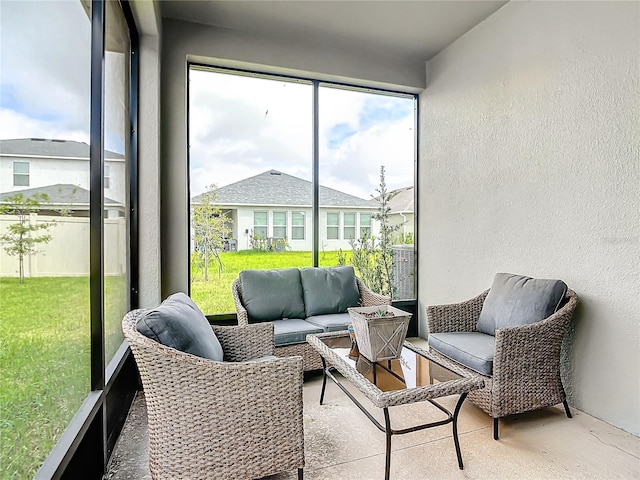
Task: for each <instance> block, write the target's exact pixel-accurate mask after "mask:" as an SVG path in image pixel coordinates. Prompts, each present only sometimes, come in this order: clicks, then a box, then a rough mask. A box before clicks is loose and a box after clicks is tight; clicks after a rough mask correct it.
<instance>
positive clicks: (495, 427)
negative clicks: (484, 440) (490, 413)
mask: <svg viewBox="0 0 640 480" xmlns="http://www.w3.org/2000/svg"><path fill="white" fill-rule="evenodd" d="M493 439H494V440H498V419H497V418H494V419H493Z"/></svg>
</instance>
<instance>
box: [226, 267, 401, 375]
mask: <svg viewBox="0 0 640 480" xmlns="http://www.w3.org/2000/svg"><path fill="white" fill-rule="evenodd" d="M356 283H357V285H358V291H359V292H360V299H361V303H362V306H363V307H370V306H374V305H390V304H391V299H390V298H389V297H387V296H384V295H380V294H378V293H375V292H372V291H371V290H369V288H367V286H366V285H365V284H364V283H363V282H362V280H360V279H359V278H357V277H356ZM231 291H232V293H233V301H234V302H235V304H236V314H237V317H238V325H249V314H248V313H247V310H246V309H245V308H244V305H243V304H242V282H241V281H240V278H236V279H235V280H234V281H233V284H232V285H231ZM275 355H276V356H278V357H291V356H296V355H297V356H301V357H302V358H303V364H304V371H305V372H307V371H310V370H319V369H321V368H322V360H321V358H320V355H319V354H318V352H317V351H316V350H314V348H313V347H312V346H311V345H309V344H308V343H307V342H304V343H299V344H295V345H283V346H277V347H276V348H275Z"/></svg>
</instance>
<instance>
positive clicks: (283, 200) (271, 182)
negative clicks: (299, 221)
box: [192, 170, 378, 208]
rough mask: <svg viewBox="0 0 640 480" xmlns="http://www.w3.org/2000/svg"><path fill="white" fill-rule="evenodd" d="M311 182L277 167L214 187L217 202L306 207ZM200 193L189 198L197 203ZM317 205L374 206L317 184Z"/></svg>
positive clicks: (310, 195) (308, 200) (369, 201)
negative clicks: (318, 191)
mask: <svg viewBox="0 0 640 480" xmlns="http://www.w3.org/2000/svg"><path fill="white" fill-rule="evenodd" d="M311 189H312V183H311V182H309V181H308V180H303V179H301V178H298V177H294V176H292V175H287V174H286V173H281V172H278V171H277V170H269V171H267V172H264V173H261V174H259V175H256V176H254V177H249V178H245V179H244V180H240V181H239V182H236V183H232V184H230V185H226V186H224V187H220V188H218V189H217V190H216V193H217V195H218V197H217V200H216V204H218V205H286V206H298V207H310V206H311V197H312V190H311ZM199 200H200V195H198V196H195V197H193V199H192V201H193V202H194V203H197V202H198V201H199ZM320 206H322V207H358V208H377V206H378V205H377V203H376V202H374V201H373V200H364V199H362V198H359V197H355V196H353V195H349V194H347V193H343V192H339V191H338V190H334V189H332V188H328V187H323V186H322V185H321V186H320Z"/></svg>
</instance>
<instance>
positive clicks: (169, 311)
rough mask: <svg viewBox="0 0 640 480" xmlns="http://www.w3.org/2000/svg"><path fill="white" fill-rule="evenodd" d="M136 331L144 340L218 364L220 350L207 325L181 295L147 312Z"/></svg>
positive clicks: (174, 296)
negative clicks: (145, 338)
mask: <svg viewBox="0 0 640 480" xmlns="http://www.w3.org/2000/svg"><path fill="white" fill-rule="evenodd" d="M136 328H137V330H138V332H140V333H141V334H143V335H144V336H145V337H149V338H151V339H152V340H155V341H156V342H159V343H161V344H162V345H166V346H167V347H171V348H175V349H176V350H180V351H182V352H186V353H190V354H192V355H196V356H198V357H203V358H209V359H211V360H215V361H217V362H221V361H222V357H223V352H222V346H221V345H220V342H219V341H218V338H217V337H216V335H215V333H213V330H211V325H209V321H208V320H207V318H206V317H205V316H204V314H203V313H202V312H201V311H200V309H199V308H198V306H197V305H196V304H195V303H193V301H192V300H191V299H190V298H189V297H188V296H187V295H185V294H184V293H175V294H173V295H171V296H170V297H168V298H167V299H166V300H165V301H164V302H162V303H161V304H160V305H158V306H157V307H155V308H150V309H149V310H147V311H146V312H145V313H144V314H143V315H142V317H140V319H139V320H138V323H137V324H136Z"/></svg>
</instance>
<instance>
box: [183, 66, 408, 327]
mask: <svg viewBox="0 0 640 480" xmlns="http://www.w3.org/2000/svg"><path fill="white" fill-rule="evenodd" d="M191 69H197V70H200V71H210V72H217V73H224V74H232V75H239V76H246V77H254V78H264V79H270V80H276V81H286V82H294V83H303V84H311V85H312V86H313V98H312V103H313V109H312V117H313V118H312V130H313V135H312V142H313V161H312V163H313V165H312V179H311V183H312V204H311V212H310V215H311V225H310V226H311V232H310V233H309V235H310V236H311V239H312V266H313V267H317V266H318V265H319V258H320V251H321V250H322V248H323V246H322V245H321V242H320V236H319V232H320V215H321V210H320V204H319V197H320V195H319V191H320V173H319V170H320V169H319V164H320V148H319V137H320V132H319V113H318V110H319V88H320V87H327V88H336V89H341V90H351V91H355V92H363V93H373V94H380V95H386V96H391V97H401V98H410V99H412V100H413V105H414V115H413V120H414V121H413V131H414V135H413V151H414V163H413V187H414V203H415V205H416V206H417V205H418V203H417V199H418V183H417V179H418V178H419V169H418V145H419V128H418V118H419V97H418V94H416V93H412V92H407V91H400V90H392V89H384V88H377V87H368V86H363V85H356V84H350V83H343V82H327V81H322V80H318V79H314V78H308V77H303V76H293V75H286V74H278V73H270V72H265V71H260V70H251V69H246V68H236V67H229V66H222V65H214V64H207V63H203V62H202V61H193V60H187V71H188V72H189V71H190V70H191ZM189 98H190V90H189V82H187V102H186V103H187V119H188V120H187V138H188V137H189V134H188V130H189V119H190V116H189ZM190 156H191V151H190V149H188V148H187V170H188V171H190V164H191V158H190ZM190 187H191V186H190V185H187V189H188V190H189V192H188V198H191V192H190ZM190 206H191V205H190V203H189V205H188V208H190ZM418 225H419V222H418V209H417V207H416V210H415V212H414V243H415V244H416V245H417V243H418ZM372 226H373V224H372ZM354 228H355V232H354V237H355V234H356V233H357V232H358V224H357V216H356V225H355V227H354ZM339 232H340V233H341V232H342V225H340V226H339ZM306 235H307V232H306V228H305V236H306ZM339 236H340V235H339ZM339 240H344V239H339ZM187 254H188V252H187ZM414 272H415V278H416V280H415V288H414V289H415V291H416V292H417V291H418V254H417V251H416V254H415V260H414ZM188 278H189V292H190V291H191V271H190V269H188ZM395 303H396V302H395V301H394V304H395ZM415 303H416V300H415V299H413V300H403V301H402V302H398V306H401V307H402V306H404V307H405V308H409V307H408V306H409V305H410V304H411V305H412V304H415ZM412 308H413V307H412ZM207 317H208V318H209V320H210V321H216V320H218V319H219V320H220V321H222V322H225V321H229V320H231V319H234V318H235V313H214V314H211V313H210V314H208V315H207Z"/></svg>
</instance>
